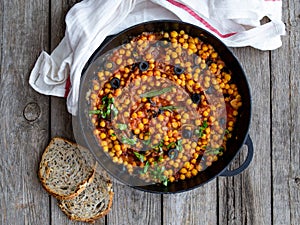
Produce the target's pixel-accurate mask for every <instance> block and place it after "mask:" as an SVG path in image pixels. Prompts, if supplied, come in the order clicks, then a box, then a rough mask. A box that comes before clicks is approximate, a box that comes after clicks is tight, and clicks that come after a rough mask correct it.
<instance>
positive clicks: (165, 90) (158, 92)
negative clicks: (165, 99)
mask: <svg viewBox="0 0 300 225" xmlns="http://www.w3.org/2000/svg"><path fill="white" fill-rule="evenodd" d="M172 88H173V86H169V87H166V88H163V89H159V90H152V91H148V92H145V93H143V94H140V97H141V98H152V97H154V96H158V95H162V94H165V93H168V92H170V91H172Z"/></svg>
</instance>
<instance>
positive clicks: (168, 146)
mask: <svg viewBox="0 0 300 225" xmlns="http://www.w3.org/2000/svg"><path fill="white" fill-rule="evenodd" d="M173 145H175V146H176V142H171V143H170V144H168V145H167V149H169V148H170V147H172V146H173Z"/></svg>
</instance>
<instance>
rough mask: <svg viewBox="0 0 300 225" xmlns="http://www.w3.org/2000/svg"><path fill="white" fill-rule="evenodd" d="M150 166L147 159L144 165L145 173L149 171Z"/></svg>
mask: <svg viewBox="0 0 300 225" xmlns="http://www.w3.org/2000/svg"><path fill="white" fill-rule="evenodd" d="M149 166H150V163H149V162H148V161H147V162H146V164H145V166H144V169H143V173H147V171H148V169H149Z"/></svg>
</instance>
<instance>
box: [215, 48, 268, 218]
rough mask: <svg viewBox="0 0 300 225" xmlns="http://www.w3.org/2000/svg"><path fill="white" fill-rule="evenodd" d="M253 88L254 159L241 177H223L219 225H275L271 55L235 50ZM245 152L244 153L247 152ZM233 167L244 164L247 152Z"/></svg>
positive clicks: (251, 50) (243, 49)
mask: <svg viewBox="0 0 300 225" xmlns="http://www.w3.org/2000/svg"><path fill="white" fill-rule="evenodd" d="M234 53H235V54H236V56H237V57H238V59H239V60H240V62H241V63H242V65H243V67H244V69H245V72H246V74H247V78H248V81H249V83H250V86H251V89H252V103H253V104H252V125H251V128H250V135H251V137H252V140H253V143H254V153H255V154H254V158H253V161H252V163H251V165H250V167H249V168H248V169H247V170H246V171H244V172H243V173H242V174H241V175H238V176H235V177H229V178H219V206H220V207H219V224H271V196H270V193H271V186H270V183H271V166H270V165H271V162H270V152H271V148H270V145H271V142H270V118H271V117H270V91H269V90H270V68H269V53H268V52H261V51H258V50H255V49H252V48H241V49H234ZM243 152H244V151H243ZM243 152H242V153H241V155H240V157H239V158H238V159H237V160H235V163H233V164H232V167H234V168H236V167H238V165H239V162H242V159H243V158H244V153H243Z"/></svg>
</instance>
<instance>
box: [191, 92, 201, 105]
mask: <svg viewBox="0 0 300 225" xmlns="http://www.w3.org/2000/svg"><path fill="white" fill-rule="evenodd" d="M191 99H192V102H193V103H195V104H198V103H199V102H200V100H201V95H200V94H197V93H193V94H192V96H191Z"/></svg>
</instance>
